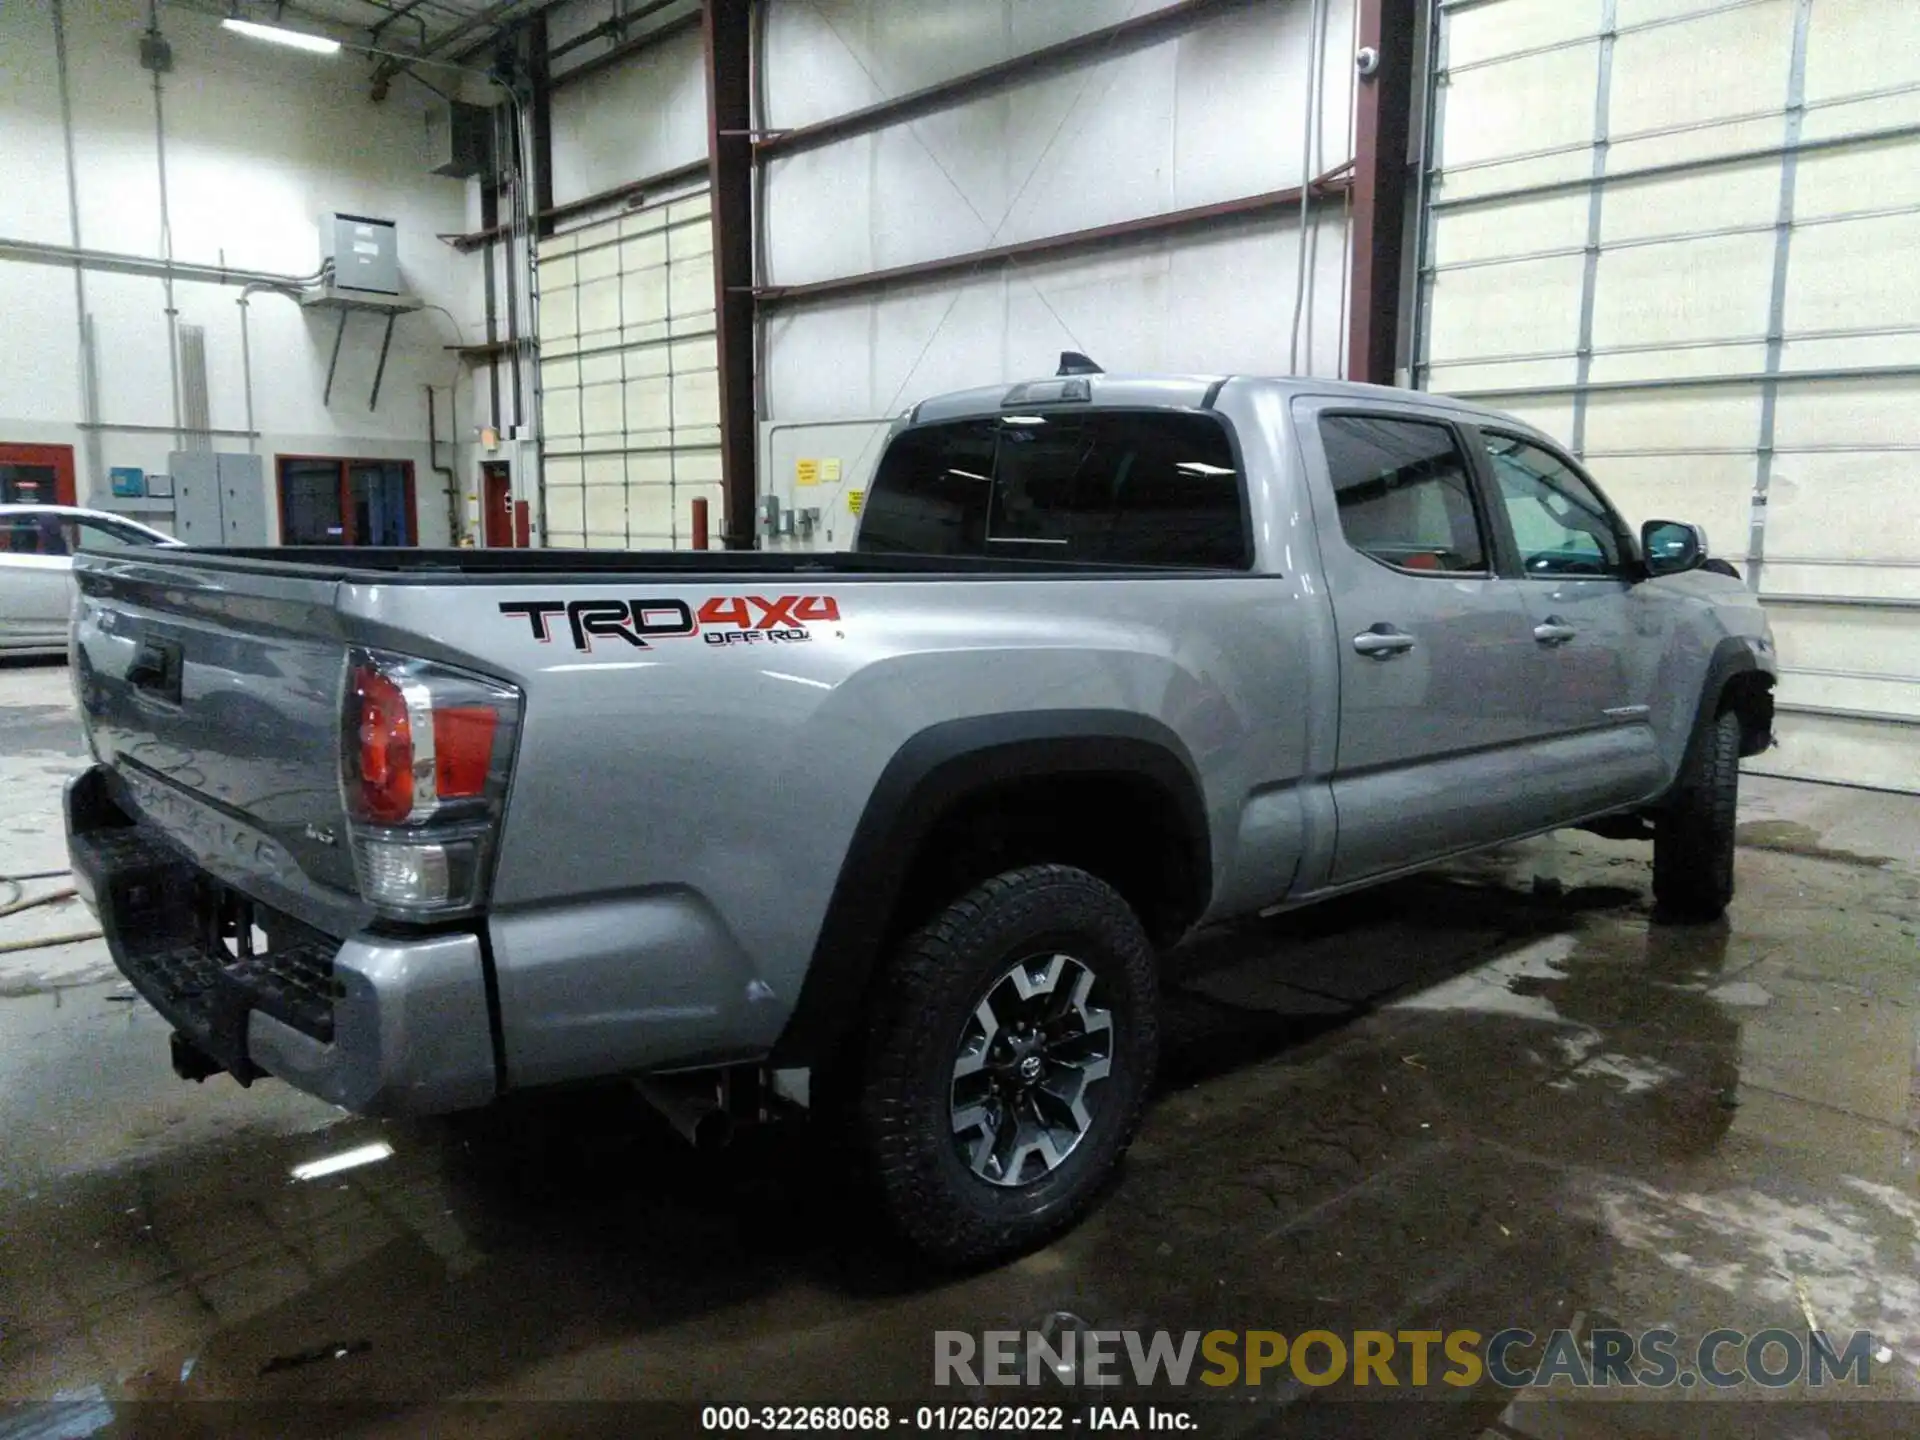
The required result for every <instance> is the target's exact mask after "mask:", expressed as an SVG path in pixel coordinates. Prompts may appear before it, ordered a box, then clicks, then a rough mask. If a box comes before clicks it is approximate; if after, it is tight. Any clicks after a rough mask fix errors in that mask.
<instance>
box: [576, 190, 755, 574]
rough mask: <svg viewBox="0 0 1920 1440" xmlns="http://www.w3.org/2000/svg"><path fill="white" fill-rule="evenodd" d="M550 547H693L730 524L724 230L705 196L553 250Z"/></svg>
mask: <svg viewBox="0 0 1920 1440" xmlns="http://www.w3.org/2000/svg"><path fill="white" fill-rule="evenodd" d="M540 332H541V333H540V353H541V366H540V383H541V392H542V402H543V409H542V418H543V422H544V430H545V441H546V536H547V543H548V544H549V545H556V546H582V545H584V546H588V547H592V548H596V549H600V548H605V549H623V548H633V549H684V548H686V547H687V546H688V545H689V544H690V542H691V535H692V532H691V528H690V519H691V515H692V502H693V500H694V499H696V498H701V499H705V500H707V501H708V502H709V514H710V516H711V521H710V524H711V526H712V527H714V528H715V529H716V530H717V527H718V525H719V523H720V450H719V444H720V398H719V397H720V379H719V371H718V352H717V347H716V342H715V327H714V311H713V228H712V224H711V221H710V218H709V208H708V203H707V195H706V192H705V191H704V190H702V191H700V192H699V193H697V194H694V195H690V196H686V197H683V198H680V199H676V200H668V201H661V202H657V203H654V204H651V205H647V206H645V207H643V208H641V209H637V210H634V211H632V212H629V213H628V214H625V215H622V216H620V217H618V218H616V219H611V220H603V221H600V222H598V223H597V224H592V225H587V226H584V227H582V228H581V229H579V230H574V231H570V232H568V233H566V234H564V235H558V236H555V237H554V238H552V239H550V240H546V241H543V242H541V245H540Z"/></svg>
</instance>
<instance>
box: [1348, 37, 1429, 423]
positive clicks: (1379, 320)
mask: <svg viewBox="0 0 1920 1440" xmlns="http://www.w3.org/2000/svg"><path fill="white" fill-rule="evenodd" d="M1359 5H1360V16H1359V22H1360V37H1359V39H1360V48H1361V51H1362V52H1363V53H1364V52H1365V51H1367V50H1369V49H1370V50H1372V51H1373V53H1374V54H1375V55H1376V56H1377V57H1378V64H1377V66H1376V67H1375V69H1374V71H1373V73H1372V74H1371V75H1362V76H1361V77H1360V78H1359V82H1358V86H1359V94H1358V97H1357V102H1356V104H1355V107H1354V108H1355V125H1354V152H1353V153H1354V163H1353V254H1352V259H1351V264H1352V267H1353V268H1352V270H1351V272H1350V280H1349V285H1350V295H1351V300H1350V303H1349V306H1348V314H1349V320H1348V330H1347V378H1348V379H1349V380H1363V381H1367V382H1369V383H1371V384H1374V385H1391V384H1393V381H1394V364H1395V344H1396V340H1397V338H1398V333H1399V324H1400V252H1401V248H1402V246H1403V244H1404V242H1405V238H1406V215H1407V167H1408V156H1407V145H1408V141H1409V139H1410V138H1411V136H1412V133H1413V50H1414V27H1415V22H1416V19H1417V16H1418V10H1419V5H1418V3H1417V0H1359Z"/></svg>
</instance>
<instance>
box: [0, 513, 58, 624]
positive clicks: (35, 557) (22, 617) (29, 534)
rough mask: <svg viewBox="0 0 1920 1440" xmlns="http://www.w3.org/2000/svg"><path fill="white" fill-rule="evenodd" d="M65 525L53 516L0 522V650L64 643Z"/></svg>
mask: <svg viewBox="0 0 1920 1440" xmlns="http://www.w3.org/2000/svg"><path fill="white" fill-rule="evenodd" d="M70 529H71V526H70V525H69V524H68V523H66V522H63V521H62V520H61V519H60V518H59V517H57V516H54V515H32V514H20V513H17V512H16V513H15V514H12V515H9V516H6V517H5V518H4V519H0V646H7V647H12V648H25V647H34V648H39V647H42V646H50V645H61V644H64V643H65V642H66V634H67V615H68V612H69V610H70V609H71V607H72V589H71V586H72V579H73V554H72V549H73V547H72V545H71V544H70V543H69V542H68V539H67V534H68V531H69V530H70Z"/></svg>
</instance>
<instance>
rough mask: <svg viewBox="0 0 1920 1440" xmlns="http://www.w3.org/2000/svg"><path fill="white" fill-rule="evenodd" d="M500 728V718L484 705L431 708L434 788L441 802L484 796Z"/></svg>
mask: <svg viewBox="0 0 1920 1440" xmlns="http://www.w3.org/2000/svg"><path fill="white" fill-rule="evenodd" d="M499 724H500V716H499V714H498V713H497V712H495V711H494V710H492V709H490V708H488V707H487V706H484V705H456V706H451V707H448V708H444V709H443V708H441V707H440V706H435V707H434V711H433V788H434V791H435V793H436V794H438V795H439V797H440V798H441V799H442V800H460V799H467V798H471V797H473V796H478V795H484V794H486V793H487V772H488V770H489V769H491V768H492V765H493V732H494V731H495V730H496V729H497V728H498V727H499Z"/></svg>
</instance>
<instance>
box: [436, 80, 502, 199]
mask: <svg viewBox="0 0 1920 1440" xmlns="http://www.w3.org/2000/svg"><path fill="white" fill-rule="evenodd" d="M493 126H494V113H493V111H492V110H491V109H489V108H488V107H487V106H485V105H469V104H467V103H466V102H465V101H463V100H454V101H450V102H449V103H448V104H447V105H445V106H444V107H442V108H441V109H439V110H437V111H436V112H434V115H433V126H432V132H431V140H432V144H433V160H434V165H433V173H434V174H436V175H448V176H451V177H452V178H454V179H456V180H474V179H480V178H483V177H485V178H491V177H492V174H493Z"/></svg>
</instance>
